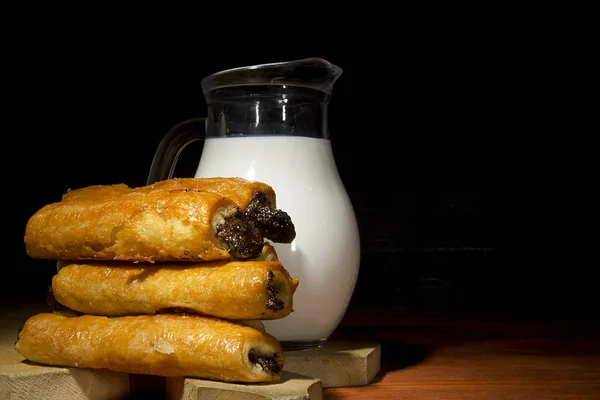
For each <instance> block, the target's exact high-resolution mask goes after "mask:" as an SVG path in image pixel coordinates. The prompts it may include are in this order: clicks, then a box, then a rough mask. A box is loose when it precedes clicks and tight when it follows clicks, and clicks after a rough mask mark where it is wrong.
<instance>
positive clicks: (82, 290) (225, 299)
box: [52, 261, 298, 320]
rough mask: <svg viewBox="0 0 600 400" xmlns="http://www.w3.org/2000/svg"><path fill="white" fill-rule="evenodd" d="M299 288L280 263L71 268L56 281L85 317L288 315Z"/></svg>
mask: <svg viewBox="0 0 600 400" xmlns="http://www.w3.org/2000/svg"><path fill="white" fill-rule="evenodd" d="M297 286H298V279H297V278H294V279H292V278H291V277H290V275H289V273H288V272H287V271H286V270H285V269H284V268H283V267H282V265H281V263H280V262H279V261H230V262H201V263H161V264H160V265H158V264H153V265H148V264H145V265H140V264H133V265H132V264H131V263H126V262H115V261H112V262H92V263H72V264H69V265H66V266H63V267H62V268H61V269H60V270H59V271H58V273H57V274H56V275H55V276H54V277H53V279H52V293H53V294H54V297H55V299H56V301H58V302H59V303H60V304H62V305H63V306H66V307H68V308H70V309H72V310H75V311H78V312H81V313H84V314H94V315H106V316H120V315H137V314H155V313H161V312H173V311H175V312H192V313H199V314H204V315H209V316H214V317H220V318H226V319H233V320H240V319H262V320H272V319H279V318H283V317H286V316H288V315H289V314H290V313H291V312H292V311H293V295H294V292H295V291H296V288H297Z"/></svg>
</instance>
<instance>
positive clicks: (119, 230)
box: [15, 178, 298, 382]
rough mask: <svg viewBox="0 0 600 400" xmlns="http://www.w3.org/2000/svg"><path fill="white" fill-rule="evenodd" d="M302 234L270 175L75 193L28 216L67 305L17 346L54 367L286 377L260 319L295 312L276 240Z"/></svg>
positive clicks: (33, 240) (56, 297) (61, 302)
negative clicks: (269, 182)
mask: <svg viewBox="0 0 600 400" xmlns="http://www.w3.org/2000/svg"><path fill="white" fill-rule="evenodd" d="M295 235H296V232H295V228H294V225H293V223H292V221H291V219H290V217H289V216H288V215H287V214H286V213H285V212H284V211H282V210H279V209H277V208H276V203H275V193H274V191H273V189H272V188H271V187H270V186H269V185H267V184H264V183H261V182H249V181H246V180H244V179H238V178H180V179H178V178H173V179H168V180H164V181H161V182H157V183H155V184H152V185H148V186H142V187H136V188H131V187H128V186H126V185H124V184H118V185H98V186H89V187H85V188H80V189H76V190H70V191H68V192H67V193H65V194H64V195H63V197H62V199H61V201H58V202H56V203H51V204H48V205H46V206H44V207H42V208H41V209H40V210H38V211H37V212H36V213H35V214H34V215H33V216H32V217H31V218H30V219H29V221H28V223H27V226H26V230H25V245H26V250H27V254H29V255H30V256H31V257H33V258H38V259H52V260H57V262H58V268H57V273H56V274H55V275H54V277H53V278H52V284H51V290H50V300H51V303H52V304H53V305H54V306H55V308H54V311H53V312H48V313H41V314H37V315H34V316H32V317H31V318H30V319H28V320H27V321H26V323H25V325H24V326H23V328H22V329H21V330H20V332H19V334H18V339H17V342H16V344H15V348H16V350H17V351H18V352H19V353H20V354H21V355H22V356H23V357H25V358H26V359H28V360H29V361H32V362H36V363H41V364H48V365H57V366H68V367H82V368H105V369H110V370H113V371H120V372H127V373H134V374H150V375H161V376H190V377H198V378H207V379H215V380H221V381H230V382H271V381H276V380H278V379H279V378H280V376H281V373H282V370H283V363H284V359H283V352H282V349H281V346H280V344H279V342H278V341H277V340H276V339H275V338H274V337H273V336H271V335H270V334H269V333H267V332H266V331H265V330H264V326H263V325H262V323H261V322H260V321H261V320H270V319H279V318H284V317H286V316H287V315H289V314H290V313H291V312H292V310H293V301H292V300H293V295H294V292H295V291H296V287H297V285H298V279H297V278H292V277H291V276H290V275H289V273H288V272H287V271H286V270H285V269H284V268H283V266H282V265H281V263H280V262H279V260H278V258H277V254H276V252H275V250H274V248H273V247H272V246H271V245H270V243H269V241H270V242H278V243H289V242H291V241H292V240H293V239H294V237H295Z"/></svg>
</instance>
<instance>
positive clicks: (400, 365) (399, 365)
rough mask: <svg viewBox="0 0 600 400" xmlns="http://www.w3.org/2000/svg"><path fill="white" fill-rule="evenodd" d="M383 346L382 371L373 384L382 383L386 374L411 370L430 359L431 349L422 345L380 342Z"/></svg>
mask: <svg viewBox="0 0 600 400" xmlns="http://www.w3.org/2000/svg"><path fill="white" fill-rule="evenodd" d="M379 344H380V345H381V369H380V371H379V373H378V374H377V375H376V376H375V378H374V379H373V381H372V383H377V382H380V381H381V380H382V379H383V377H384V376H385V374H386V373H388V372H390V371H396V370H399V369H405V368H410V367H412V366H414V365H417V364H420V363H422V362H423V361H425V359H426V358H427V357H428V355H429V353H430V348H429V347H428V346H425V345H421V344H412V343H402V342H395V341H394V342H379Z"/></svg>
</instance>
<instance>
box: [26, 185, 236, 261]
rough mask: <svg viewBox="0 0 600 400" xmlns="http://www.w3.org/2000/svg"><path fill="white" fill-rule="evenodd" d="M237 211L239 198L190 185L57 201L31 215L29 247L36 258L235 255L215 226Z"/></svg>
mask: <svg viewBox="0 0 600 400" xmlns="http://www.w3.org/2000/svg"><path fill="white" fill-rule="evenodd" d="M235 212H237V206H236V205H235V203H233V202H232V201H231V200H229V199H227V198H225V197H223V196H219V195H217V194H214V193H209V192H201V191H186V190H153V191H148V192H144V193H138V192H131V193H127V194H123V195H120V196H115V197H107V198H104V199H100V200H79V201H69V202H56V203H52V204H48V205H46V206H44V207H42V208H41V209H40V210H38V211H37V212H36V213H35V214H34V215H33V216H32V217H31V218H30V219H29V221H28V223H27V226H26V229H25V245H26V251H27V254H28V255H29V256H31V257H33V258H45V259H69V260H93V259H100V260H127V261H151V262H153V261H172V260H207V261H211V260H224V259H230V258H231V255H230V253H229V251H228V250H227V248H226V245H225V243H224V242H223V241H222V240H221V239H220V238H219V237H217V236H216V232H215V226H214V225H215V223H216V222H217V221H218V220H219V219H222V218H224V217H225V216H228V215H232V214H234V213H235Z"/></svg>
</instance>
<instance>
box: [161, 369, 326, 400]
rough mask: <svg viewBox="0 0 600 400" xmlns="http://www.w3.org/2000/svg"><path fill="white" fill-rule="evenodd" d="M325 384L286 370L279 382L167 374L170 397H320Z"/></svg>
mask: <svg viewBox="0 0 600 400" xmlns="http://www.w3.org/2000/svg"><path fill="white" fill-rule="evenodd" d="M322 398H323V387H322V385H321V381H319V380H318V379H314V378H309V377H306V376H302V375H298V374H294V373H291V372H284V373H283V376H282V377H281V380H280V381H279V382H274V383H267V384H234V383H225V382H217V381H209V380H204V379H191V378H167V399H168V400H206V399H227V400H321V399H322Z"/></svg>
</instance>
